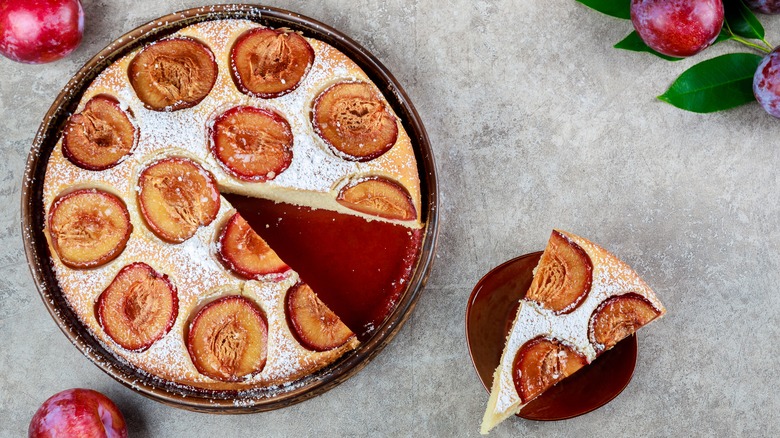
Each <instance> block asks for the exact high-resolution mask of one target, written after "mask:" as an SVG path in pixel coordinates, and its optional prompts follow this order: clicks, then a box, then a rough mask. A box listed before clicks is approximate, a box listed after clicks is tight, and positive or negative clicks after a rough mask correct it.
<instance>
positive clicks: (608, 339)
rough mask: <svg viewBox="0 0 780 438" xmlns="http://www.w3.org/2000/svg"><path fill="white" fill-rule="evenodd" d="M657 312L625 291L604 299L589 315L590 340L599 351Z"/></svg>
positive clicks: (646, 301) (647, 321)
mask: <svg viewBox="0 0 780 438" xmlns="http://www.w3.org/2000/svg"><path fill="white" fill-rule="evenodd" d="M660 315H661V312H660V311H659V310H658V309H656V308H655V307H654V306H653V305H652V304H651V303H650V301H648V300H647V299H646V298H645V297H643V296H641V295H639V294H637V293H634V292H629V293H626V294H623V295H617V296H613V297H610V298H607V299H606V300H604V302H602V303H601V304H599V306H598V307H597V308H596V310H594V311H593V315H592V316H591V317H590V324H589V330H588V331H589V334H590V338H591V339H590V341H591V343H592V344H593V345H594V347H595V348H596V351H597V352H599V353H601V352H604V351H606V350H609V349H610V348H612V347H614V346H615V344H617V343H618V342H620V341H621V340H623V339H624V338H626V337H628V336H631V335H632V334H633V333H634V332H636V331H637V330H638V329H639V328H640V327H642V326H644V325H645V324H647V323H649V322H650V321H652V320H654V319H655V318H657V317H658V316H660Z"/></svg>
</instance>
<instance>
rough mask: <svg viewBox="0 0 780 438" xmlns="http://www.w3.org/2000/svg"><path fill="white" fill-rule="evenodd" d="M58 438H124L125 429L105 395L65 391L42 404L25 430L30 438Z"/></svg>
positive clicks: (125, 434)
mask: <svg viewBox="0 0 780 438" xmlns="http://www.w3.org/2000/svg"><path fill="white" fill-rule="evenodd" d="M58 436H74V437H76V436H79V437H96V438H101V437H105V438H127V426H126V423H125V419H124V417H123V416H122V413H121V412H120V411H119V409H118V408H117V406H116V405H115V404H114V402H112V401H111V399H109V398H108V397H106V396H105V395H103V394H101V393H99V392H97V391H93V390H91V389H81V388H75V389H67V390H65V391H62V392H58V393H57V394H54V395H53V396H51V397H50V398H49V399H48V400H46V401H45V402H43V404H42V405H41V407H40V408H38V411H37V412H36V413H35V415H33V418H32V420H31V421H30V428H29V430H28V437H30V438H44V437H52V438H54V437H58Z"/></svg>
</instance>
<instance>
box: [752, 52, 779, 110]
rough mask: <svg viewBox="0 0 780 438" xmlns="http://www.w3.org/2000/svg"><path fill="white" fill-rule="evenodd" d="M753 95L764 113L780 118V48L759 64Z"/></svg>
mask: <svg viewBox="0 0 780 438" xmlns="http://www.w3.org/2000/svg"><path fill="white" fill-rule="evenodd" d="M753 94H754V95H755V96H756V100H757V101H758V103H759V104H761V106H762V107H763V108H764V111H766V112H768V113H769V114H770V115H772V116H775V117H778V118H780V47H778V48H776V49H775V50H774V51H772V53H770V54H768V55H766V56H765V57H764V59H763V60H762V61H761V63H760V64H758V68H757V69H756V74H755V75H754V76H753Z"/></svg>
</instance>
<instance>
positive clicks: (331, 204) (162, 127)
mask: <svg viewBox="0 0 780 438" xmlns="http://www.w3.org/2000/svg"><path fill="white" fill-rule="evenodd" d="M259 27H261V26H259V25H258V24H257V23H253V22H251V21H245V20H217V21H209V22H204V23H199V24H195V25H192V26H189V27H186V28H184V29H182V30H180V31H178V32H176V33H175V34H174V35H172V36H171V37H166V39H168V38H180V37H186V38H191V39H194V40H196V41H198V42H200V43H202V44H204V45H205V46H206V47H208V49H210V50H211V52H212V53H213V56H214V61H215V62H216V66H217V69H218V74H217V77H216V81H215V83H214V86H213V88H212V89H211V90H210V92H209V93H208V94H207V95H206V96H205V97H204V98H203V99H202V101H200V102H199V103H197V104H196V105H194V106H192V107H190V108H183V109H177V110H174V111H155V110H151V109H148V108H147V107H146V106H145V105H144V103H143V102H142V101H141V100H140V99H139V98H138V96H137V93H136V92H135V90H134V88H133V86H132V85H131V84H130V82H129V81H128V72H127V69H128V65H129V64H130V63H131V62H132V60H133V59H134V58H135V57H136V55H137V54H138V53H139V52H140V50H142V49H139V50H136V51H134V52H132V53H130V54H128V55H126V56H124V57H123V58H121V59H119V60H118V61H116V62H115V63H113V64H112V65H110V66H109V67H107V68H106V69H105V70H104V71H103V72H102V73H101V74H100V75H99V76H98V77H97V78H96V79H95V80H94V82H93V83H92V84H91V85H90V87H89V88H88V89H87V91H86V92H85V93H84V95H83V97H82V99H81V101H80V104H79V107H78V108H77V110H76V113H79V112H81V111H83V110H84V108H85V105H86V104H87V102H89V101H90V99H92V98H93V97H95V96H98V95H108V96H111V97H113V98H115V99H116V100H117V101H118V105H119V107H120V108H121V109H122V111H124V112H126V113H127V114H128V115H129V119H130V120H131V122H132V124H133V126H134V127H135V128H136V130H137V138H136V139H135V144H134V146H133V148H132V150H131V152H130V153H129V154H128V155H126V156H125V157H124V159H122V160H120V161H119V163H118V164H116V165H115V166H113V167H110V168H108V169H105V170H86V169H84V168H82V167H79V166H77V165H75V164H74V163H73V162H72V161H71V160H69V159H68V158H67V157H66V156H65V155H64V154H63V147H62V140H60V142H58V144H57V145H56V147H55V149H54V151H53V152H52V154H51V157H50V159H49V162H48V165H47V169H46V178H45V182H44V193H43V198H44V199H43V201H44V206H45V212H44V214H45V215H46V218H47V220H48V219H49V218H50V215H51V212H52V211H51V210H52V205H53V204H54V203H55V201H56V200H57V199H58V198H60V197H62V196H63V195H64V194H67V193H70V192H73V191H75V190H77V189H98V190H102V191H105V192H107V193H109V194H113V195H116V196H117V197H118V198H120V199H121V200H122V201H123V202H124V204H125V206H126V209H127V213H128V215H129V218H130V223H131V224H132V232H131V233H130V236H129V239H128V240H127V242H126V246H125V248H124V250H122V251H121V253H120V254H119V255H118V256H116V258H114V259H113V260H110V261H108V262H106V263H105V264H103V265H101V266H98V267H95V268H87V269H79V268H73V267H68V266H66V264H64V263H63V261H62V260H61V259H60V257H59V256H58V252H57V251H56V250H54V249H52V261H53V264H54V268H55V272H56V275H57V280H58V282H59V285H60V288H61V290H62V291H63V293H64V295H65V297H66V299H67V301H68V303H69V304H70V306H71V307H72V308H73V310H74V311H75V313H76V315H78V317H79V319H80V320H81V322H82V323H83V324H84V325H86V326H87V327H88V328H89V329H90V330H91V331H92V333H93V334H94V335H95V337H96V338H97V339H99V340H100V341H101V342H102V343H103V344H104V345H105V346H106V347H107V349H108V350H109V351H111V352H113V354H115V355H116V356H117V357H118V358H120V359H121V360H123V361H126V362H127V363H129V364H130V365H132V366H134V367H137V368H138V369H140V370H142V371H143V372H147V373H149V374H151V375H154V376H157V377H160V378H162V379H165V380H167V381H170V382H174V383H177V384H182V385H188V386H192V387H195V388H203V389H249V388H255V387H272V386H277V385H284V384H288V383H290V382H293V381H295V380H296V379H298V378H300V377H302V376H305V375H308V374H311V373H312V372H314V371H316V370H318V369H320V368H322V367H324V366H326V365H328V364H330V363H332V362H333V361H334V360H336V359H338V358H339V357H340V356H341V355H343V354H344V353H345V352H347V351H349V350H351V349H354V348H355V347H356V346H357V345H358V344H359V343H358V341H357V339H356V338H355V337H352V338H350V340H349V341H348V342H346V343H345V344H343V345H341V346H340V347H336V348H333V349H331V350H328V351H313V350H311V349H307V348H305V347H304V346H303V345H302V344H301V342H299V340H298V339H297V338H296V335H295V334H293V332H292V330H291V328H290V325H289V324H288V321H287V320H286V310H285V296H286V293H287V291H288V290H289V289H290V287H292V286H294V285H295V284H296V283H298V282H299V280H300V279H299V278H298V275H297V274H296V273H295V272H294V271H292V270H289V271H288V272H286V273H285V274H284V275H281V276H280V275H269V276H265V277H262V278H258V279H250V280H247V279H245V278H241V277H240V276H237V275H235V274H234V273H232V272H231V271H229V270H228V269H226V266H225V264H224V263H222V262H221V260H220V259H219V256H218V252H219V245H218V240H219V237H220V232H221V230H222V229H223V228H224V227H225V224H226V223H227V222H228V220H229V219H230V218H231V217H232V215H233V214H234V210H233V209H232V207H231V206H230V205H229V203H228V202H227V201H226V200H225V198H224V197H221V196H220V197H219V198H220V199H219V208H218V211H217V213H216V216H215V218H214V219H213V220H212V221H210V222H209V223H208V224H204V225H201V226H198V227H197V228H196V229H195V231H194V235H192V237H189V238H187V239H185V240H184V241H183V242H181V243H169V242H166V241H165V240H163V239H161V238H160V237H159V235H158V234H155V232H153V231H152V230H150V227H149V226H148V221H147V219H145V217H144V213H143V212H142V211H141V208H140V207H139V201H138V197H139V191H140V188H139V177H140V174H141V172H142V171H143V170H144V169H145V168H147V167H148V166H150V165H151V164H152V163H155V162H157V161H158V160H161V159H165V158H170V157H178V158H186V159H190V160H192V161H194V162H195V163H197V164H199V165H200V166H202V167H203V168H204V169H205V170H206V171H207V172H208V173H210V174H211V175H213V178H214V180H215V182H216V184H217V185H218V187H219V190H220V191H223V192H233V193H239V194H244V195H247V196H252V197H261V198H265V199H270V200H274V201H278V202H286V203H291V204H296V205H302V206H308V207H312V208H324V209H329V210H334V211H337V212H339V213H344V214H352V215H357V216H362V217H364V218H366V219H369V220H382V221H387V222H393V223H398V224H400V225H403V226H406V227H409V228H420V227H421V226H422V224H421V221H420V216H419V212H420V209H421V200H420V183H419V175H418V173H417V163H416V160H415V156H414V151H413V150H412V144H411V141H410V139H409V137H408V135H407V133H406V132H405V130H404V129H403V126H402V125H401V123H400V121H397V124H398V136H397V141H396V142H395V143H394V144H393V146H392V147H391V148H390V149H389V150H388V151H387V152H385V153H384V154H382V155H380V156H379V157H377V158H373V159H371V160H366V161H356V160H351V159H349V157H344V156H342V155H340V154H339V153H337V152H334V150H333V149H332V148H330V147H328V145H327V144H326V143H325V142H324V141H323V139H322V138H321V137H320V136H319V135H318V134H317V133H315V132H314V129H313V127H312V120H311V117H312V116H311V110H312V106H313V104H314V101H315V99H316V98H317V96H319V95H320V93H322V92H323V91H324V90H325V89H327V88H328V87H329V86H331V85H333V84H336V83H341V82H361V83H369V84H370V85H371V86H372V87H374V86H373V84H371V82H370V79H369V78H368V77H367V76H366V75H365V73H364V72H363V71H362V70H361V69H360V68H359V67H358V66H357V65H356V64H355V63H354V62H353V61H351V60H350V59H348V58H347V57H346V56H345V55H343V54H342V53H341V52H339V51H338V50H336V49H335V48H333V47H331V46H329V45H327V44H325V43H323V42H321V41H318V40H315V39H310V38H307V39H306V41H308V43H309V44H310V45H311V47H312V49H313V51H314V61H313V63H312V65H311V67H310V69H309V70H308V72H307V74H306V75H305V76H303V79H302V81H301V83H300V84H299V86H298V87H297V88H296V89H294V90H293V91H292V92H289V93H288V94H285V95H282V96H280V97H275V98H269V99H263V98H259V97H253V96H250V95H248V94H244V93H242V92H241V91H239V90H238V89H237V87H236V84H235V82H234V80H233V78H232V77H231V70H230V69H231V64H230V51H231V47H232V46H233V44H234V42H235V41H236V39H237V38H238V37H239V36H240V35H242V34H243V33H245V32H246V31H248V30H250V29H255V28H259ZM152 44H154V43H152ZM237 106H252V107H257V108H262V109H266V110H269V111H272V112H274V113H276V114H279V115H281V116H282V117H283V118H284V119H285V120H286V121H287V123H289V127H290V130H291V132H292V135H293V139H294V140H293V146H292V160H291V162H290V163H289V166H288V167H287V168H286V169H284V170H283V171H282V172H280V173H278V174H270V175H269V176H268V179H267V180H266V181H260V182H254V181H246V180H241V179H239V178H236V177H235V175H233V174H231V173H230V172H229V171H228V170H227V169H226V168H225V166H223V165H222V164H221V163H220V162H219V161H218V160H217V159H216V158H215V156H214V154H213V152H212V150H211V148H212V145H211V137H210V130H211V129H212V128H213V124H214V120H215V119H216V118H217V117H218V116H219V115H220V114H222V113H224V112H225V111H227V110H229V109H231V108H234V107H237ZM388 108H389V106H388ZM390 111H392V110H390ZM396 119H397V117H396ZM372 178H385V179H388V180H391V181H394V182H395V183H396V184H398V185H399V186H400V187H402V188H403V189H404V190H405V191H406V192H408V197H409V199H410V202H411V204H412V205H413V207H414V211H415V212H416V214H415V215H414V216H413V217H411V218H410V217H408V216H407V217H404V218H401V219H396V218H393V217H392V215H391V217H382V215H375V214H370V212H371V211H372V210H370V209H369V210H368V212H369V213H366V212H365V211H366V210H365V209H363V210H360V209H358V210H356V209H354V208H348V207H345V205H344V204H343V203H340V202H339V201H338V200H337V198H338V196H339V193H340V192H342V191H343V190H344V188H345V187H346V186H351V185H354V184H356V183H358V182H362V181H365V180H372ZM47 223H48V221H47ZM50 227H51V225H48V226H47V229H46V230H45V231H46V235H47V240H48V241H49V245H50V248H53V246H52V245H53V239H52V234H51V230H50ZM135 262H143V263H146V264H147V265H149V266H150V267H151V268H152V269H153V270H154V271H156V272H157V273H159V274H160V275H165V276H167V278H168V279H169V280H170V282H171V283H172V284H173V285H174V286H175V289H176V293H177V297H178V316H177V317H176V319H175V321H174V323H173V326H172V327H171V328H170V331H168V332H167V333H166V334H164V335H163V336H162V337H161V338H160V339H159V340H157V341H155V342H154V343H152V345H151V346H150V347H148V349H146V350H144V351H129V350H126V349H124V348H122V347H121V346H119V345H117V343H116V342H114V340H113V339H112V338H111V337H110V336H108V335H107V334H106V332H105V331H104V330H103V329H102V327H101V325H100V322H99V321H98V317H97V316H96V312H95V306H96V301H97V299H98V297H99V296H100V295H101V293H102V292H103V291H104V290H105V289H106V288H107V287H108V285H109V284H110V283H111V281H112V280H113V279H114V278H115V277H116V276H117V274H118V273H119V272H120V270H121V269H122V268H123V267H125V266H128V265H130V264H133V263H135ZM228 295H241V296H244V297H247V298H249V299H250V300H251V301H252V302H254V303H256V304H257V305H258V306H259V307H260V308H261V309H262V312H263V313H264V315H265V318H266V322H267V326H268V335H267V336H268V337H267V361H266V363H265V365H264V366H263V367H262V371H261V372H258V373H253V374H251V375H250V376H248V377H246V378H242V379H238V380H236V381H223V380H217V379H213V378H210V377H208V376H206V375H204V374H203V373H201V372H199V371H198V369H197V368H196V367H195V366H194V365H193V362H192V360H191V357H190V355H189V354H188V350H187V345H186V342H185V337H186V333H187V330H188V325H189V324H190V323H191V321H192V319H193V317H194V315H195V314H196V313H197V312H198V311H199V310H200V309H201V308H203V307H204V306H205V305H206V304H208V303H209V302H213V301H214V300H215V299H217V298H219V297H222V296H228Z"/></svg>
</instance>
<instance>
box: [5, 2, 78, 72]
mask: <svg viewBox="0 0 780 438" xmlns="http://www.w3.org/2000/svg"><path fill="white" fill-rule="evenodd" d="M83 34H84V9H83V7H82V6H81V0H25V1H19V0H17V1H6V2H2V4H0V54H2V55H3V56H5V57H7V58H9V59H11V60H14V61H17V62H22V63H25V64H42V63H46V62H51V61H56V60H58V59H60V58H64V57H65V56H67V55H69V54H70V53H71V52H73V51H74V50H76V48H77V47H78V46H79V44H81V38H82V36H83Z"/></svg>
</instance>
